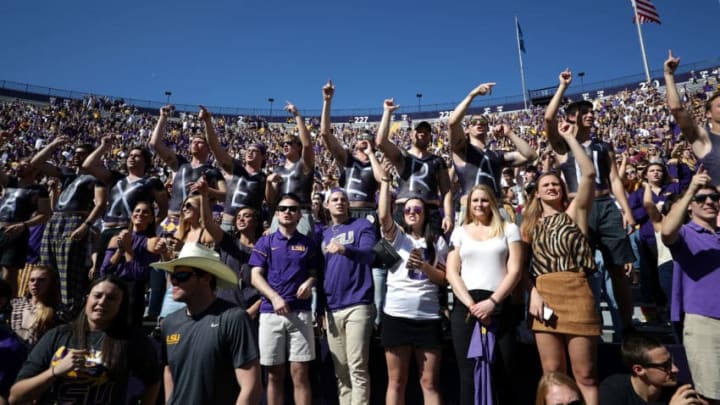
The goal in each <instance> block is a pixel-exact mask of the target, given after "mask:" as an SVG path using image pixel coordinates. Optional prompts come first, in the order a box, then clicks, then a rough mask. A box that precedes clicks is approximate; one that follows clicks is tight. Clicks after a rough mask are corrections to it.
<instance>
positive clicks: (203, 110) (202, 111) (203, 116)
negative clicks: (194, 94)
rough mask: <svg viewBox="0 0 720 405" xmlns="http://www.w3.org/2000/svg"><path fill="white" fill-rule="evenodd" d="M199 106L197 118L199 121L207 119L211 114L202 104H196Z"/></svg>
mask: <svg viewBox="0 0 720 405" xmlns="http://www.w3.org/2000/svg"><path fill="white" fill-rule="evenodd" d="M198 107H200V112H199V113H198V119H200V120H201V121H205V120H209V119H210V118H211V117H212V114H210V112H209V111H208V110H207V108H205V107H204V106H201V105H200V106H198Z"/></svg>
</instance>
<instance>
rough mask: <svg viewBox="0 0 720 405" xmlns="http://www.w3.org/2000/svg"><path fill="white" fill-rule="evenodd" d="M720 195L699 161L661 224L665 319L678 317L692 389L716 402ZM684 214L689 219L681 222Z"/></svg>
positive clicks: (719, 342) (719, 377)
mask: <svg viewBox="0 0 720 405" xmlns="http://www.w3.org/2000/svg"><path fill="white" fill-rule="evenodd" d="M718 201H720V194H719V193H718V191H717V190H716V188H715V187H714V183H713V181H712V179H711V177H710V173H709V172H708V171H706V170H704V168H703V167H702V166H700V169H698V172H697V174H696V175H695V176H693V179H692V181H691V182H690V187H689V188H688V189H687V191H685V194H683V196H682V197H681V198H680V199H679V200H678V201H676V202H675V203H674V204H673V206H672V208H671V209H670V212H669V213H668V214H667V216H665V219H664V220H663V224H662V241H663V243H665V244H666V245H667V246H668V247H669V248H670V252H671V253H672V257H673V260H674V261H675V269H674V271H673V281H672V289H673V291H672V308H671V310H670V318H671V320H672V321H674V322H680V321H682V322H683V346H685V353H686V354H687V358H688V365H689V366H690V373H691V374H692V378H693V381H694V383H695V389H696V390H697V391H698V393H700V394H701V395H702V396H703V397H704V398H707V399H708V400H711V401H715V402H713V403H718V402H719V401H720V384H718V381H720V356H719V355H718V353H720V295H718V292H717V286H718V285H720V237H718V226H717V217H718V212H719V208H720V204H719V203H718ZM688 214H689V216H690V220H689V221H688V222H687V223H685V224H683V222H684V221H685V218H686V216H687V215H688Z"/></svg>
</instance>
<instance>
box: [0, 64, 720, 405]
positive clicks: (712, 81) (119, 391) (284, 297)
mask: <svg viewBox="0 0 720 405" xmlns="http://www.w3.org/2000/svg"><path fill="white" fill-rule="evenodd" d="M678 64H679V60H678V59H677V58H674V57H673V56H672V54H670V55H669V57H668V60H667V61H666V62H665V80H666V86H665V87H658V88H656V87H654V86H647V87H645V86H643V87H641V88H637V89H627V90H624V91H621V92H619V93H617V94H608V95H604V94H603V95H602V97H600V96H598V97H596V98H588V99H587V100H572V102H569V101H570V100H567V99H566V97H565V91H566V90H567V89H568V87H569V86H570V84H571V82H572V78H573V77H572V73H571V72H570V71H564V72H561V73H560V75H559V78H558V80H559V84H558V89H557V92H556V93H555V95H554V97H553V99H552V100H551V101H550V104H549V105H548V106H532V107H530V108H529V109H527V110H523V111H512V112H502V113H500V112H490V113H485V114H468V112H469V110H470V108H471V105H472V102H473V100H474V99H475V98H476V97H482V96H485V95H487V94H490V93H491V91H492V88H493V87H494V85H495V84H494V83H491V82H489V83H483V84H481V85H479V86H477V87H476V88H474V89H472V90H471V91H470V92H469V93H468V95H467V96H466V97H465V98H464V99H463V100H462V101H461V102H460V103H459V104H458V106H457V107H456V109H455V110H454V111H453V112H452V113H451V114H450V115H449V117H448V119H438V120H430V121H432V122H429V121H420V122H416V121H411V120H409V119H408V120H400V119H398V118H397V117H396V114H395V112H396V111H397V109H398V108H399V106H397V105H396V104H395V103H394V101H393V99H387V100H385V101H384V102H383V115H382V118H381V120H380V122H378V123H371V124H362V125H359V124H352V123H351V124H348V123H333V122H332V115H331V108H332V100H333V98H334V96H335V86H334V84H333V83H332V82H328V83H327V84H325V86H323V88H322V93H321V94H322V103H323V109H322V115H321V116H320V117H303V116H302V114H301V111H300V110H299V109H298V108H297V107H296V106H294V105H292V104H288V105H287V106H286V107H285V109H286V111H287V112H288V114H289V119H288V122H287V123H283V124H276V123H271V124H268V123H267V122H264V121H262V120H261V119H255V118H252V119H251V118H250V117H225V116H218V117H213V116H212V114H211V113H210V112H208V111H207V110H206V109H205V108H204V107H202V106H200V107H199V108H198V112H197V113H196V114H190V113H178V112H175V111H174V109H173V107H172V106H170V105H168V106H165V107H163V108H161V110H160V111H159V112H158V114H150V113H142V112H140V111H139V110H138V109H137V108H135V107H134V106H131V105H126V104H125V103H124V102H122V100H119V101H117V100H116V101H110V100H107V99H103V98H99V97H93V96H89V97H86V98H85V99H82V100H70V99H63V100H56V99H53V100H51V101H50V102H49V103H30V102H27V101H23V100H8V101H3V102H2V103H0V128H2V131H1V132H0V186H1V187H2V190H3V192H2V197H0V266H2V272H3V281H0V287H2V288H1V289H0V290H1V291H0V292H2V296H1V297H0V310H1V312H2V322H1V323H2V326H1V327H0V331H1V332H2V336H0V340H2V342H3V344H4V345H3V346H2V347H3V349H2V350H4V351H3V354H2V358H3V361H2V366H0V368H2V370H0V371H1V372H0V403H4V401H8V400H9V401H10V403H24V402H27V401H32V400H39V401H40V402H42V403H45V402H51V403H55V402H57V403H85V402H87V400H88V398H93V400H94V401H96V402H98V403H118V404H119V403H126V401H128V400H129V398H127V397H126V396H127V395H129V394H128V389H127V386H128V380H129V379H130V377H133V378H135V379H138V380H140V381H141V382H142V385H143V387H144V388H143V389H142V390H139V391H138V392H137V393H135V396H134V397H133V400H135V401H138V400H139V401H142V402H143V403H154V402H156V401H162V399H157V398H158V397H159V396H160V393H161V392H164V399H165V401H166V402H168V403H231V402H235V401H237V403H259V401H260V400H261V397H262V396H263V395H264V397H265V398H266V401H267V403H269V404H282V403H284V402H285V392H286V388H285V381H286V379H285V375H286V372H287V370H289V374H290V379H289V381H291V384H292V386H293V389H292V391H291V392H292V393H293V394H292V395H293V399H294V401H295V403H298V404H309V403H312V394H313V393H312V390H311V386H310V375H309V374H310V369H309V362H310V361H312V360H313V359H314V358H315V357H316V336H319V334H326V336H327V341H328V346H329V350H330V352H331V354H332V361H333V365H334V370H335V375H336V379H337V395H338V398H339V402H340V403H341V404H351V403H352V404H362V403H369V401H370V373H369V364H368V363H369V359H368V358H369V353H370V344H371V343H370V342H371V340H372V337H373V336H376V337H377V338H379V341H380V343H381V346H382V347H383V350H384V355H385V362H386V365H387V375H388V377H387V378H388V380H387V391H386V394H385V399H386V402H387V403H391V404H400V403H405V395H406V385H407V384H408V379H409V378H410V377H411V375H409V368H408V367H409V364H410V362H411V361H413V359H414V361H415V362H417V369H418V371H419V376H418V380H419V385H420V388H421V391H422V395H423V397H424V400H425V403H427V404H436V403H442V402H443V400H442V397H441V394H440V390H439V385H440V384H441V376H440V364H441V361H442V360H441V357H442V350H441V347H442V344H443V343H442V342H443V328H444V326H445V325H449V329H450V332H449V333H450V336H451V340H452V344H453V347H454V350H455V354H456V358H457V359H458V361H457V363H458V364H457V367H458V371H459V377H460V378H459V381H460V383H459V385H460V394H459V398H460V403H462V404H470V403H476V404H494V403H498V404H514V403H519V402H518V401H519V400H518V398H517V397H516V396H517V394H518V393H517V390H514V389H513V388H514V387H513V383H512V375H513V372H514V370H517V368H518V367H521V364H522V361H523V359H522V358H519V356H517V355H516V354H517V350H516V345H517V344H518V342H519V339H520V336H518V330H522V329H523V328H525V330H526V331H527V328H529V329H530V330H531V331H532V336H533V337H534V341H535V343H536V344H537V349H538V353H539V356H540V363H541V365H542V369H543V372H544V376H543V378H542V380H541V381H540V384H539V388H538V402H537V403H538V404H542V403H569V404H583V403H587V404H620V403H627V404H631V403H632V404H636V403H652V404H655V403H670V404H673V405H677V404H693V403H697V404H708V403H718V401H720V383H719V382H720V374H719V373H718V370H720V361H718V359H719V358H720V333H718V332H720V301H719V300H718V296H717V294H714V292H713V288H712V287H713V286H714V285H718V284H717V283H718V282H720V267H718V265H719V263H720V260H719V259H720V257H718V256H719V255H720V242H719V241H720V239H718V237H717V235H718V231H717V226H718V220H717V217H718V208H719V207H718V200H719V199H720V194H718V191H717V189H716V188H715V186H716V185H718V184H720V129H718V128H720V93H718V92H717V87H718V78H717V77H708V78H707V79H706V81H705V83H704V85H703V84H697V83H693V82H688V83H684V84H682V87H681V88H680V89H678V88H677V86H676V84H675V82H674V74H675V70H676V69H677V67H678ZM319 101H320V100H319ZM633 285H637V287H636V288H639V289H640V291H641V294H640V297H641V302H633V299H632V295H631V291H632V288H633ZM601 300H607V301H608V307H609V308H610V310H611V312H612V313H613V329H614V334H613V339H614V340H616V341H617V342H620V341H622V358H623V360H624V361H625V362H626V364H627V366H628V368H629V369H630V371H631V374H630V375H624V376H613V377H611V378H608V379H607V380H605V381H603V382H602V383H601V381H599V379H598V373H597V362H598V359H597V353H598V344H599V342H600V336H601V327H602V321H601V317H600V312H599V308H600V301H601ZM635 306H640V307H641V308H642V313H641V314H640V315H639V317H638V315H637V314H636V315H635V317H633V316H634V315H633V308H634V307H635ZM150 321H152V322H155V321H157V324H158V328H157V329H156V330H155V331H153V333H152V335H151V337H148V336H145V334H143V333H142V332H141V329H140V328H139V327H140V326H142V324H143V322H150ZM445 321H447V324H446V323H445ZM644 322H651V323H657V324H660V325H663V326H669V325H670V324H671V323H672V324H673V325H674V331H675V334H674V338H675V339H676V343H681V344H683V345H684V347H685V351H686V353H687V357H688V364H689V367H690V370H689V371H690V373H691V374H692V378H693V383H694V385H693V386H682V387H679V388H676V387H675V386H676V385H677V380H676V377H677V374H678V369H677V366H676V365H675V363H674V362H673V358H672V357H671V356H670V353H669V352H668V350H667V349H666V348H665V347H664V346H663V345H662V344H661V343H660V342H657V341H656V340H654V339H653V338H651V337H647V336H643V335H642V334H640V333H638V332H636V331H635V330H634V328H633V326H634V324H637V323H644ZM523 325H527V326H523ZM152 340H156V341H157V342H158V343H159V346H160V354H159V355H157V356H156V355H155V353H156V349H155V348H154V346H153V342H152ZM156 359H157V360H156ZM567 364H570V368H568V367H567ZM263 369H264V371H265V373H266V377H262V375H263V373H262V371H261V370H263ZM565 374H567V375H572V376H573V377H572V378H568V377H567V376H566V375H565ZM11 387H12V388H11ZM263 392H264V394H263ZM289 392H290V391H289ZM560 397H562V398H564V399H558V398H560ZM549 398H553V399H552V400H551V399H549ZM550 401H552V402H550Z"/></svg>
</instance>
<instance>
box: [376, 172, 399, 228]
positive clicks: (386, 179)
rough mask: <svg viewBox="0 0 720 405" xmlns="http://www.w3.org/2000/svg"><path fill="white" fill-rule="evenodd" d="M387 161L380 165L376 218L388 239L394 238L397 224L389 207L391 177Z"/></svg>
mask: <svg viewBox="0 0 720 405" xmlns="http://www.w3.org/2000/svg"><path fill="white" fill-rule="evenodd" d="M386 165H387V162H383V164H382V165H380V173H381V174H382V176H381V177H380V195H379V196H378V219H379V220H380V230H381V231H382V235H383V237H384V238H385V239H387V240H389V241H393V240H395V233H396V232H397V224H396V223H395V221H394V220H393V216H392V208H391V207H390V203H391V201H390V200H391V198H392V197H391V196H390V182H392V178H391V177H390V174H389V172H388V170H387V167H385V166H386Z"/></svg>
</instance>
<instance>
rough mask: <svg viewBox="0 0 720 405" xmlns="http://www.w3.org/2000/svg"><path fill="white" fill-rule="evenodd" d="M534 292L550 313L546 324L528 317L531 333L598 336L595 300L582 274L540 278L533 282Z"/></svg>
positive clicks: (585, 277)
mask: <svg viewBox="0 0 720 405" xmlns="http://www.w3.org/2000/svg"><path fill="white" fill-rule="evenodd" d="M535 288H537V290H538V292H539V293H540V295H541V296H542V297H543V299H544V300H545V305H547V306H548V307H549V308H550V309H552V310H553V316H552V317H551V318H550V320H548V321H540V320H537V319H535V318H534V317H531V318H530V319H531V324H530V327H531V328H532V330H534V331H536V332H550V333H563V334H567V335H578V336H600V334H601V323H600V315H599V314H598V313H597V310H596V309H595V298H594V297H593V293H592V290H591V289H590V284H589V283H588V281H587V276H586V275H585V273H584V272H574V271H562V272H557V273H549V274H543V275H542V276H539V277H538V278H537V279H535Z"/></svg>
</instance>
